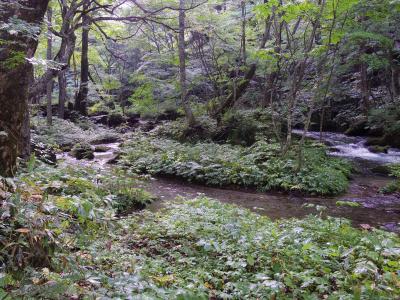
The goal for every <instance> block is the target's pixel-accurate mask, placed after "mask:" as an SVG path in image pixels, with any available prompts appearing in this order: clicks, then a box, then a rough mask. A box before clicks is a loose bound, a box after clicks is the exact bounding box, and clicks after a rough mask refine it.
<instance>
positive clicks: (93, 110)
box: [88, 101, 110, 116]
mask: <svg viewBox="0 0 400 300" xmlns="http://www.w3.org/2000/svg"><path fill="white" fill-rule="evenodd" d="M109 112H110V108H109V107H108V106H107V105H106V104H105V103H104V102H103V101H99V102H96V103H95V104H93V105H92V106H90V107H89V109H88V113H89V115H90V116H95V115H100V114H108V113H109Z"/></svg>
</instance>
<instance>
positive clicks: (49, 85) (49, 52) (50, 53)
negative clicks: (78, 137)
mask: <svg viewBox="0 0 400 300" xmlns="http://www.w3.org/2000/svg"><path fill="white" fill-rule="evenodd" d="M52 18H53V10H52V8H51V7H49V8H48V10H47V54H46V58H47V60H48V61H50V60H52V59H53V34H52V33H51V24H52ZM52 93H53V79H51V80H50V81H49V82H48V83H47V91H46V98H47V125H49V126H51V125H52V123H53V112H52Z"/></svg>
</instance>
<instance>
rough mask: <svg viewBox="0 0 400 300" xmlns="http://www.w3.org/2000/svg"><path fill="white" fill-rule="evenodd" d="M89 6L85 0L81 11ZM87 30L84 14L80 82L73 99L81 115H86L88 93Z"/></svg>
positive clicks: (87, 17) (87, 20)
mask: <svg viewBox="0 0 400 300" xmlns="http://www.w3.org/2000/svg"><path fill="white" fill-rule="evenodd" d="M89 6H90V1H89V0H85V2H84V4H83V11H84V12H85V11H87V10H88V9H89ZM89 30H90V17H89V16H88V15H87V14H84V15H83V17H82V56H81V84H80V87H79V93H78V95H77V96H76V99H75V109H76V110H77V111H79V112H80V113H81V114H82V115H84V116H86V115H87V100H88V99H87V98H88V93H89V88H88V85H89V58H88V53H89Z"/></svg>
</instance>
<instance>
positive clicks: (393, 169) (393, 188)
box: [382, 164, 400, 194]
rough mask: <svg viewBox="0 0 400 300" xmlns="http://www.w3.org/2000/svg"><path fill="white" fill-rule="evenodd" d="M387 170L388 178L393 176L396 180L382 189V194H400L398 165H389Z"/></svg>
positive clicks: (399, 167) (399, 165)
mask: <svg viewBox="0 0 400 300" xmlns="http://www.w3.org/2000/svg"><path fill="white" fill-rule="evenodd" d="M389 169H390V176H394V177H395V178H396V179H395V180H394V181H393V182H391V183H389V184H388V185H387V186H386V187H384V188H383V189H382V192H383V193H385V194H393V193H396V192H400V164H395V165H391V166H390V167H389Z"/></svg>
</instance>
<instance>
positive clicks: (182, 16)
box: [178, 0, 196, 127]
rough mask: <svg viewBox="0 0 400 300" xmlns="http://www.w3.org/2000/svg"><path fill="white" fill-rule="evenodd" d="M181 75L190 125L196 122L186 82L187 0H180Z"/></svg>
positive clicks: (183, 104)
mask: <svg viewBox="0 0 400 300" xmlns="http://www.w3.org/2000/svg"><path fill="white" fill-rule="evenodd" d="M178 44H179V45H178V48H179V75H180V80H179V82H180V86H181V101H182V106H183V110H184V111H185V115H186V120H187V122H188V125H189V127H192V126H194V125H195V124H196V120H195V118H194V115H193V112H192V109H191V108H190V104H189V101H188V99H187V83H186V53H185V50H186V47H185V0H179V43H178Z"/></svg>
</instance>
